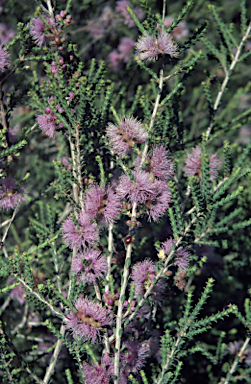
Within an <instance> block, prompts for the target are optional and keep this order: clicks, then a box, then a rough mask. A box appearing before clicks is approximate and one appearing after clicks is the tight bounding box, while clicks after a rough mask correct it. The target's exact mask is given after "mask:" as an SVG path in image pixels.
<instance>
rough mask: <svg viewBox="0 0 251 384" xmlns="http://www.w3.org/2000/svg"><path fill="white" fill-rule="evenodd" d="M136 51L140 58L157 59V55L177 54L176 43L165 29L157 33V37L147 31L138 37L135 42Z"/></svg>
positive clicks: (173, 55) (172, 55) (174, 55)
mask: <svg viewBox="0 0 251 384" xmlns="http://www.w3.org/2000/svg"><path fill="white" fill-rule="evenodd" d="M135 47H136V53H137V55H138V58H139V59H140V60H148V61H150V60H157V58H158V55H170V56H171V57H176V56H178V51H177V45H176V44H175V43H174V42H173V39H172V37H171V35H169V34H168V33H166V32H165V31H161V32H159V34H158V38H156V37H155V36H151V35H149V34H148V33H146V34H144V35H143V36H141V37H140V38H139V40H138V41H137V43H136V44H135Z"/></svg>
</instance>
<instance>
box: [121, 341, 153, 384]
mask: <svg viewBox="0 0 251 384" xmlns="http://www.w3.org/2000/svg"><path fill="white" fill-rule="evenodd" d="M126 349H127V351H126V352H122V353H121V372H120V378H119V383H120V384H127V381H128V377H129V375H130V374H131V373H137V372H139V371H140V370H141V369H142V368H143V367H144V365H145V361H146V358H147V356H148V355H149V348H148V346H146V345H142V344H140V343H138V342H137V341H128V342H127V343H126Z"/></svg>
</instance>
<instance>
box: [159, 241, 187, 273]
mask: <svg viewBox="0 0 251 384" xmlns="http://www.w3.org/2000/svg"><path fill="white" fill-rule="evenodd" d="M174 243H175V240H173V239H172V238H170V239H168V240H166V241H165V242H164V243H162V247H161V249H163V250H164V252H165V254H166V256H168V254H169V252H170V250H171V248H172V246H173V245H174ZM174 254H175V260H174V264H175V265H177V266H178V267H179V269H180V270H181V271H185V270H186V269H187V267H188V266H189V261H190V254H189V252H188V251H187V250H186V249H185V248H180V249H177V250H175V251H174Z"/></svg>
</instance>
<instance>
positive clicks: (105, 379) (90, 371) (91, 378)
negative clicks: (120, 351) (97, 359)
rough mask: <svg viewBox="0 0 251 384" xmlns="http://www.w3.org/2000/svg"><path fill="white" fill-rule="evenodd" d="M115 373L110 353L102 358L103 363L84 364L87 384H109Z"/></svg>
mask: <svg viewBox="0 0 251 384" xmlns="http://www.w3.org/2000/svg"><path fill="white" fill-rule="evenodd" d="M113 374H114V368H113V362H112V361H111V358H110V356H109V355H108V353H105V354H104V355H103V356H102V358H101V363H97V364H96V365H94V366H91V365H89V364H87V363H84V365H83V376H84V379H85V382H86V383H87V384H109V383H110V380H111V377H112V375H113Z"/></svg>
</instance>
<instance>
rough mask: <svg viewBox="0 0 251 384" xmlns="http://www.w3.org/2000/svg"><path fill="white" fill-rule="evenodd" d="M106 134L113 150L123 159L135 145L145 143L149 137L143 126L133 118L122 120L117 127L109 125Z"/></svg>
mask: <svg viewBox="0 0 251 384" xmlns="http://www.w3.org/2000/svg"><path fill="white" fill-rule="evenodd" d="M106 134H107V136H108V138H109V141H110V145H111V147H112V149H113V150H114V151H115V152H116V153H117V154H118V156H120V157H122V158H123V157H124V156H125V155H126V153H127V152H128V151H129V150H131V149H132V148H133V146H134V145H135V144H137V143H139V144H142V143H144V142H145V141H146V139H147V137H148V133H147V132H146V130H145V128H144V127H143V125H142V124H141V123H140V122H139V121H138V120H137V119H135V118H133V117H125V118H121V119H120V121H119V123H118V124H117V125H114V124H112V123H109V124H108V127H107V129H106Z"/></svg>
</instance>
